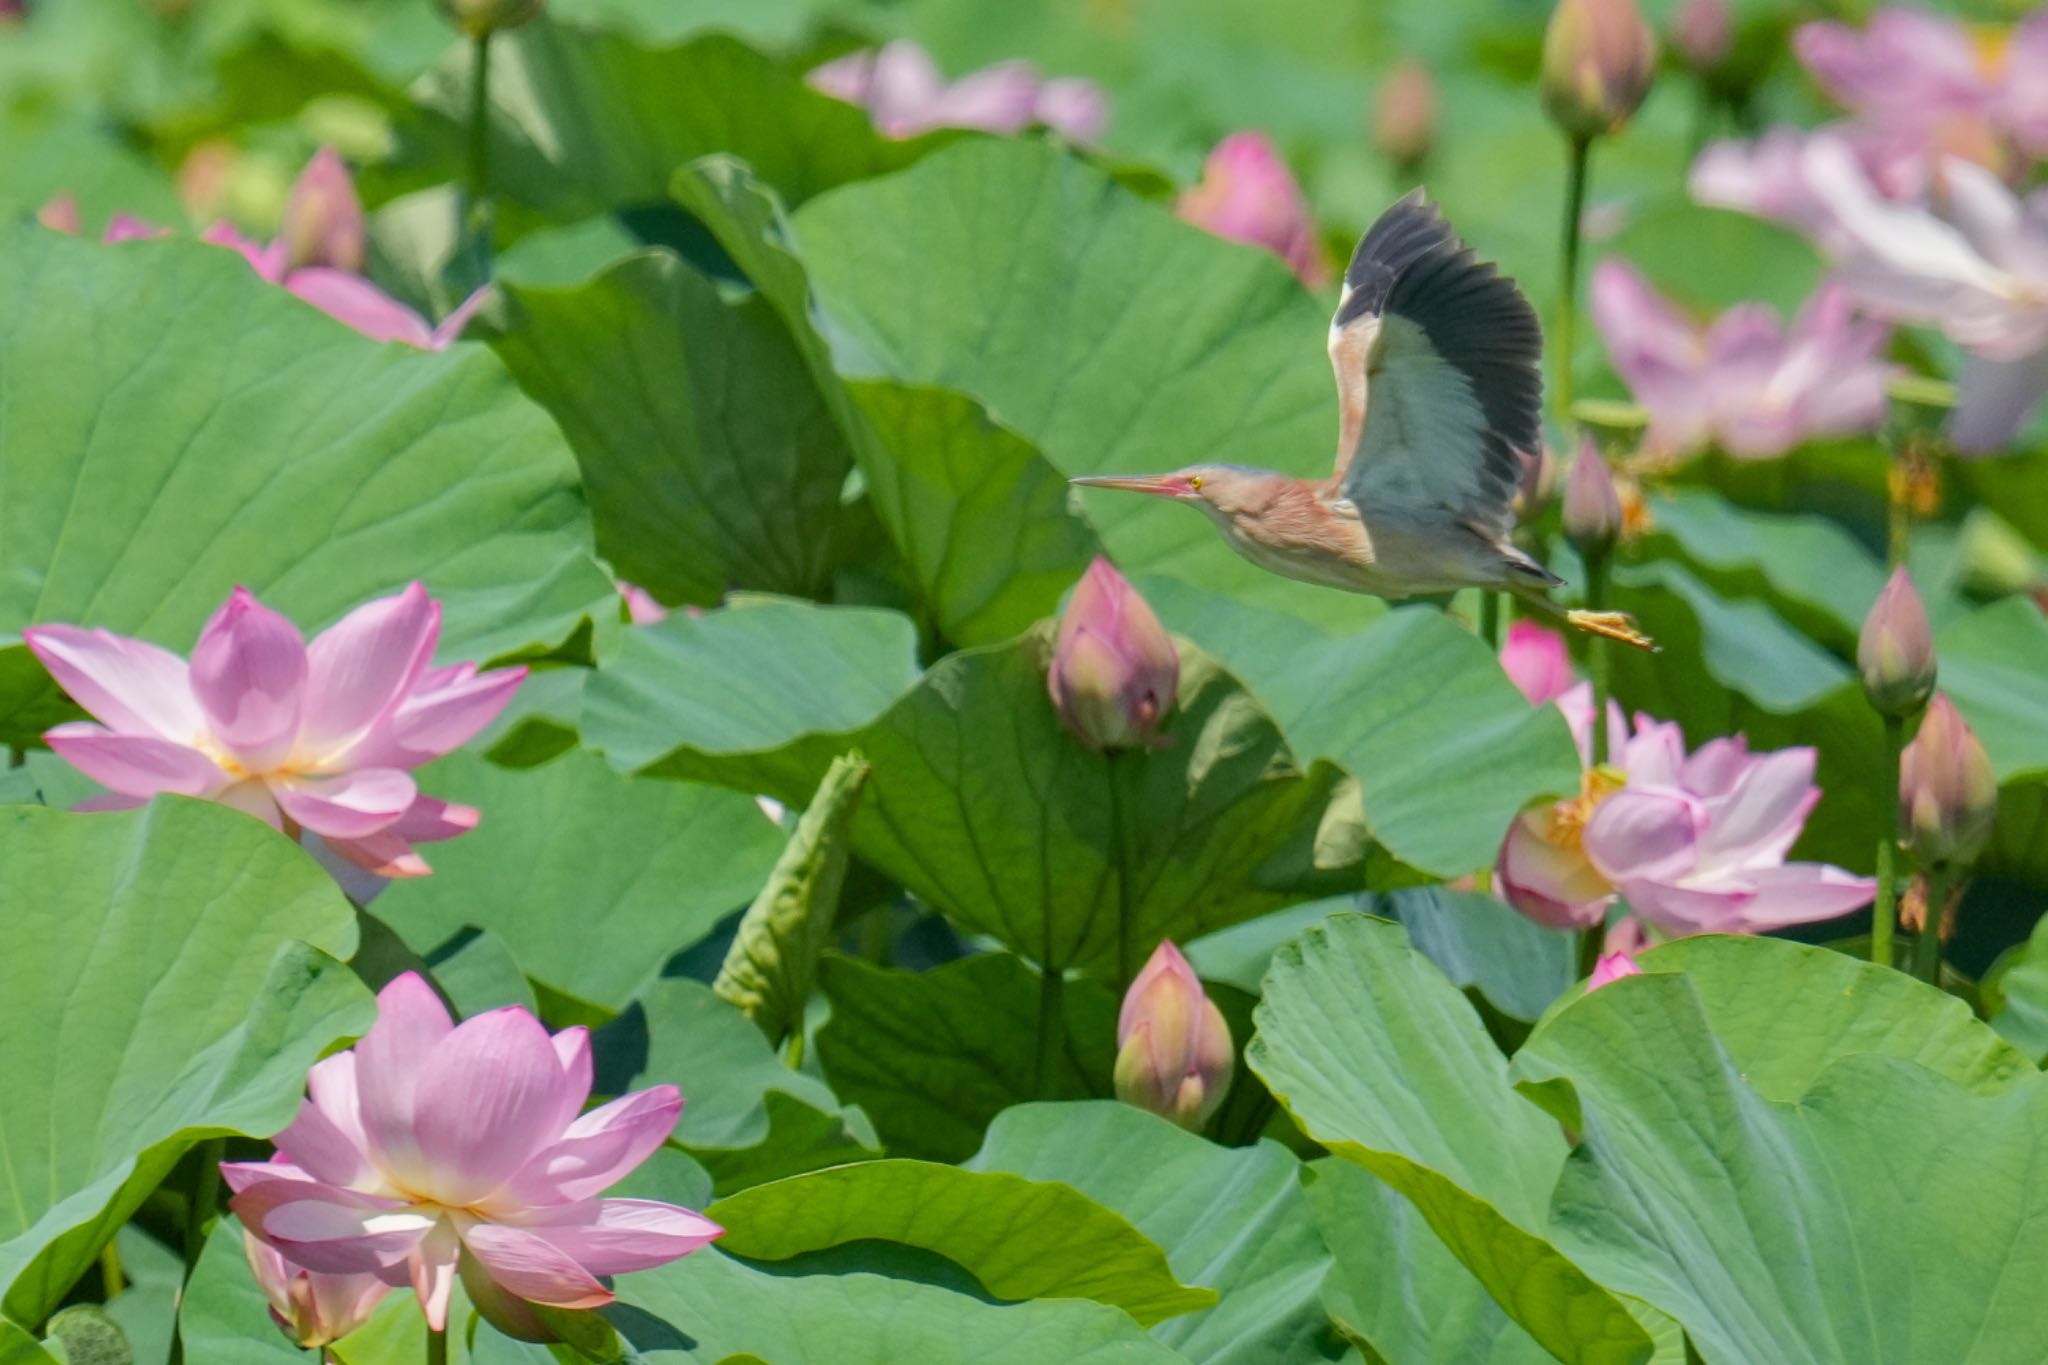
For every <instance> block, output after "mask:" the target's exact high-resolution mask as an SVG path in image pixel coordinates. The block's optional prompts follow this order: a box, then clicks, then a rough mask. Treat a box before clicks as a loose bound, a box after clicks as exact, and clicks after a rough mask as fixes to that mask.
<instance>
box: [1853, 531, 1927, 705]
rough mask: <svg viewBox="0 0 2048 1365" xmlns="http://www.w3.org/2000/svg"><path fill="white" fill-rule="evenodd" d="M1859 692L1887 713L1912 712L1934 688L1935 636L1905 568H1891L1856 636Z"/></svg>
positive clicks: (1923, 702)
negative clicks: (1860, 688)
mask: <svg viewBox="0 0 2048 1365" xmlns="http://www.w3.org/2000/svg"><path fill="white" fill-rule="evenodd" d="M1856 666H1857V667H1858V668H1860V669H1861V670H1862V671H1863V695H1864V696H1866V697H1868V698H1870V704H1871V705H1872V706H1874V707H1876V708H1877V709H1878V712H1879V713H1880V714H1882V715H1886V716H1894V717H1899V716H1910V715H1912V714H1913V713H1914V712H1915V711H1918V710H1919V709H1920V708H1921V707H1923V706H1925V705H1926V704H1927V698H1928V697H1929V696H1930V695H1931V694H1932V693H1933V691H1934V636H1933V633H1932V632H1931V631H1930V630H1929V628H1928V625H1927V609H1926V608H1925V607H1923V606H1922V605H1920V594H1919V593H1917V592H1915V591H1913V580H1912V578H1911V577H1910V576H1909V575H1908V574H1907V573H1906V570H1905V567H1904V566H1903V565H1901V566H1900V567H1898V568H1896V569H1893V570H1892V576H1891V579H1890V581H1889V582H1887V583H1886V584H1885V585H1884V591H1883V592H1881V593H1879V594H1878V595H1877V604H1876V605H1875V606H1873V607H1872V608H1871V609H1870V615H1868V616H1866V617H1864V618H1863V634H1862V636H1861V637H1860V638H1858V639H1857V641H1856Z"/></svg>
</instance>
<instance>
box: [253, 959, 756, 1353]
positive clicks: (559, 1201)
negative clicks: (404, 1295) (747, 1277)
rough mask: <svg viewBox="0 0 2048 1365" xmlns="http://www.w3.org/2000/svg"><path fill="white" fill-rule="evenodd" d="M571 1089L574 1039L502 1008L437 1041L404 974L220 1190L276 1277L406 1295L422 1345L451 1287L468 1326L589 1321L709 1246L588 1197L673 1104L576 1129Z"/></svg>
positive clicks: (699, 1230) (660, 1210)
mask: <svg viewBox="0 0 2048 1365" xmlns="http://www.w3.org/2000/svg"><path fill="white" fill-rule="evenodd" d="M590 1084H591V1060H590V1035H589V1034H588V1033H587V1032H586V1031H585V1030H583V1029H581V1028H571V1029H565V1030H563V1031H562V1032H561V1033H558V1034H555V1035H554V1036H552V1037H550V1036H549V1034H548V1031H547V1029H546V1028H544V1027H543V1026H542V1025H541V1022H540V1021H539V1020H538V1019H536V1018H534V1017H533V1015H532V1014H530V1013H528V1012H527V1011H526V1010H525V1009H523V1008H520V1007H518V1006H512V1007H508V1008H505V1009H498V1010H492V1011H490V1012H489V1013H487V1014H480V1015H477V1016H476V1017H475V1018H472V1019H468V1020H465V1021H464V1022H463V1023H461V1024H456V1023H455V1022H454V1021H453V1020H452V1019H451V1018H450V1017H449V1015H448V1011H447V1009H446V1008H444V1007H443V1006H442V1004H441V1001H440V999H439V997H437V996H436V995H435V994H434V991H433V989H432V988H431V987H429V986H428V985H427V984H426V982H424V981H422V980H421V979H420V978H419V977H418V976H416V975H414V974H413V973H410V972H408V973H406V974H405V975H403V976H400V977H398V978H396V979H395V980H393V981H392V982H391V983H390V984H389V985H387V986H386V987H385V988H384V989H383V991H381V992H380V993H379V994H378V996H377V1022H376V1024H375V1026H374V1027H372V1028H371V1030H370V1031H369V1033H367V1034H366V1035H364V1037H363V1038H362V1040H361V1041H359V1042H358V1043H357V1044H356V1045H355V1047H354V1048H353V1049H351V1050H349V1051H347V1052H341V1053H337V1054H335V1055H334V1056H332V1057H328V1058H326V1059H325V1060H323V1061H321V1062H319V1063H318V1064H316V1065H315V1066H314V1067H313V1070H312V1073H311V1075H310V1076H309V1077H308V1080H307V1089H308V1092H309V1098H307V1099H306V1100H305V1101H303V1102H302V1103H301V1104H300V1106H299V1112H298V1116H297V1117H296V1118H294V1119H293V1120H292V1122H291V1126H290V1127H288V1128H286V1129H285V1130H284V1131H283V1132H281V1133H279V1134H278V1135H277V1137H276V1138H275V1139H274V1142H275V1143H276V1146H277V1155H276V1157H275V1158H273V1159H272V1160H270V1161H267V1162H262V1161H252V1162H225V1163H223V1164H222V1166H221V1173H222V1175H223V1176H224V1177H225V1178H226V1179H227V1182H228V1186H229V1188H230V1189H231V1190H233V1191H234V1198H233V1200H232V1201H231V1204H232V1207H233V1209H234V1211H235V1215H236V1217H238V1218H240V1219H241V1220H242V1225H243V1226H244V1227H245V1228H247V1229H248V1230H249V1231H250V1232H252V1233H253V1234H255V1235H256V1236H257V1237H259V1238H261V1239H262V1240H263V1241H264V1242H265V1243H266V1244H267V1245H269V1246H270V1247H272V1248H274V1249H275V1250H276V1251H277V1252H279V1253H280V1254H281V1255H283V1256H284V1257H285V1258H286V1259H287V1260H289V1261H290V1262H292V1263H293V1264H294V1265H298V1266H303V1267H304V1268H305V1269H307V1270H309V1271H311V1272H313V1273H315V1274H322V1275H371V1276H375V1277H377V1278H378V1279H380V1280H382V1281H383V1282H385V1283H387V1284H397V1285H404V1284H410V1285H411V1286H412V1288H413V1290H414V1292H415V1293H417V1294H418V1295H419V1300H420V1306H421V1308H422V1309H423V1310H424V1311H425V1313H426V1318H427V1322H428V1324H429V1325H430V1326H431V1327H433V1328H434V1329H435V1330H436V1331H439V1330H442V1329H444V1328H445V1327H446V1326H447V1321H448V1300H449V1295H450V1293H451V1292H452V1290H453V1288H454V1283H455V1278H456V1276H457V1275H458V1274H459V1275H461V1277H462V1282H463V1287H464V1288H465V1289H466V1290H468V1291H469V1295H470V1298H471V1300H472V1301H474V1302H475V1303H476V1304H477V1307H478V1310H479V1311H480V1312H483V1313H484V1314H485V1315H486V1316H487V1317H489V1318H490V1319H491V1321H492V1322H493V1323H494V1324H496V1325H499V1326H501V1327H504V1328H506V1329H507V1330H510V1331H513V1332H515V1334H520V1335H529V1334H531V1333H532V1331H533V1329H534V1328H535V1327H536V1326H537V1323H536V1322H535V1320H534V1318H533V1315H532V1313H531V1312H530V1310H528V1309H527V1308H526V1305H527V1304H542V1305H546V1306H549V1307H554V1308H566V1309H584V1308H597V1307H601V1306H602V1305H604V1304H607V1303H610V1302H611V1301H612V1291H611V1290H610V1289H608V1288H606V1287H605V1286H604V1285H603V1284H602V1283H600V1282H599V1279H598V1277H599V1276H601V1275H618V1274H623V1273H625V1272H628V1271H633V1270H645V1269H649V1268H651V1267H654V1266H658V1265H666V1264H667V1263H668V1262H670V1261H673V1260H675V1259H676V1258H678V1257H680V1256H685V1255H688V1254H689V1253H690V1252H692V1251H695V1250H697V1249H698V1248H700V1247H702V1246H705V1245H706V1244H707V1243H709V1242H711V1241H712V1240H713V1239H714V1238H716V1237H718V1236H719V1235H720V1233H721V1231H722V1229H720V1228H719V1227H718V1225H717V1224H715V1223H713V1222H711V1221H710V1220H708V1219H706V1218H704V1217H702V1216H701V1215H699V1214H696V1213H692V1212H691V1211H689V1210H688V1209H683V1208H678V1207H676V1206H674V1205H672V1204H662V1203H656V1202H654V1201H651V1200H645V1199H603V1198H599V1197H598V1196H599V1195H600V1194H602V1192H603V1191H604V1190H606V1189H608V1188H609V1187H611V1186H612V1185H614V1184H616V1183H617V1182H618V1181H619V1180H621V1179H622V1178H624V1177H625V1176H626V1175H627V1173H629V1172H630V1171H632V1170H633V1169H634V1168H635V1167H637V1166H639V1165H640V1163H641V1162H643V1161H645V1160H646V1159H647V1158H648V1157H649V1156H650V1155H651V1154H652V1153H653V1152H654V1150H655V1149H656V1148H657V1147H659V1146H661V1144H662V1143H663V1142H664V1141H665V1140H666V1139H667V1137H668V1135H669V1133H670V1131H671V1130H672V1129H673V1128H674V1127H675V1124H676V1118H677V1116H678V1115H679V1114H680V1113H681V1112H682V1105H683V1100H682V1096H681V1095H680V1094H679V1093H678V1092H677V1090H676V1088H675V1087H674V1086H670V1085H662V1086H655V1087H654V1088H652V1089H648V1090H640V1091H635V1092H634V1093H632V1094H630V1095H625V1096H622V1097H620V1098H619V1099H616V1100H613V1101H612V1102H611V1103H609V1104H606V1105H602V1106H600V1107H599V1108H596V1109H593V1110H591V1111H590V1112H589V1113H587V1114H582V1113H580V1111H581V1110H582V1108H583V1104H584V1102H585V1101H586V1100H587V1099H588V1098H589V1096H590Z"/></svg>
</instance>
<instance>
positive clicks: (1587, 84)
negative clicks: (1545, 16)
mask: <svg viewBox="0 0 2048 1365" xmlns="http://www.w3.org/2000/svg"><path fill="white" fill-rule="evenodd" d="M1656 70H1657V39H1656V35H1654V34H1652V33H1651V32H1650V26H1649V25H1648V24H1646V23H1644V22H1643V16H1642V13H1641V11H1639V10H1638V9H1637V8H1636V6H1635V0H1558V6H1557V8H1556V9H1555V10H1554V11H1552V12H1551V15H1550V27H1549V28H1547V29H1546V30H1544V33H1543V107H1544V109H1545V111H1546V112H1548V113H1549V115H1550V118H1551V121H1552V122H1553V123H1555V124H1557V126H1558V127H1559V128H1562V129H1563V130H1564V131H1565V134H1566V135H1567V136H1569V137H1571V138H1573V139H1575V140H1584V139H1587V138H1595V137H1600V136H1602V135H1603V134H1606V133H1613V132H1618V131H1619V130H1620V129H1621V126H1622V125H1623V124H1625V123H1627V122H1628V121H1629V117H1630V116H1631V115H1633V114H1634V113H1635V111H1636V109H1637V107H1638V106H1639V105H1641V104H1642V102H1643V96H1645V95H1647V94H1648V93H1649V92H1650V78H1651V77H1652V76H1653V75H1655V74H1656Z"/></svg>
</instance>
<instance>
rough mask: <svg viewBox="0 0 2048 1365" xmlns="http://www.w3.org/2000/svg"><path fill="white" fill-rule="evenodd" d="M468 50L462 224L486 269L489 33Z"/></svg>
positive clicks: (488, 244)
mask: <svg viewBox="0 0 2048 1365" xmlns="http://www.w3.org/2000/svg"><path fill="white" fill-rule="evenodd" d="M470 52H471V54H472V57H471V65H470V83H469V178H468V182H467V187H468V191H469V195H468V198H469V203H468V205H467V206H466V207H467V212H466V214H465V219H466V222H465V226H466V227H468V228H469V229H470V230H471V231H473V232H474V233H475V235H476V243H477V247H478V252H479V255H480V256H481V259H482V261H483V263H484V265H485V266H486V268H488V266H489V263H490V259H491V201H490V193H491V136H490V128H491V35H490V32H489V31H488V30H486V31H485V32H483V33H479V34H478V35H477V36H476V38H475V40H474V41H473V43H472V45H471V48H470Z"/></svg>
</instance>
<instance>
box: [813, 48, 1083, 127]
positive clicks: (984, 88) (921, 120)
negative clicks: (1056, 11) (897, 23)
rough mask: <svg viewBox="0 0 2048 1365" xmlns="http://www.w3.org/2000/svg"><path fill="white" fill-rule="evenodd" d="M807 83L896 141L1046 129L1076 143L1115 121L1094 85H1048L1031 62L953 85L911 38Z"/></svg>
mask: <svg viewBox="0 0 2048 1365" xmlns="http://www.w3.org/2000/svg"><path fill="white" fill-rule="evenodd" d="M805 79H806V80H807V81H808V82H809V83H810V84H811V86H812V87H813V88H815V89H817V90H821V91H823V92H824V93H826V94H828V95H830V96H832V97H833V98H834V99H841V100H845V101H846V102H847V103H849V104H858V105H860V106H861V107H863V108H865V109H866V110H867V111H868V114H869V116H870V117H872V118H873V119H874V121H875V127H877V128H879V129H881V130H882V132H883V133H884V134H885V135H887V136H889V137H895V138H905V137H915V136H917V135H918V134H919V133H923V132H929V131H930V130H931V129H934V128H979V129H982V130H983V131H985V132H991V133H1019V132H1022V131H1023V130H1024V129H1026V128H1029V127H1031V126H1032V125H1033V124H1043V125H1044V126H1045V127H1047V128H1050V129H1052V130H1053V131H1054V132H1056V133H1058V134H1060V135H1061V136H1062V137H1065V138H1068V139H1070V140H1072V141H1074V142H1080V143H1088V142H1093V141H1094V140H1095V139H1096V138H1098V137H1100V136H1101V135H1102V130H1103V129H1104V128H1105V127H1106V126H1107V125H1108V122H1109V100H1108V97H1107V96H1106V95H1104V94H1103V92H1102V88H1101V87H1100V86H1098V85H1096V84H1095V83H1094V82H1093V81H1084V80H1078V79H1072V78H1061V79H1055V80H1045V79H1042V78H1041V77H1040V76H1039V74H1038V69H1037V68H1036V67H1034V66H1032V65H1031V63H1029V62H1024V61H1010V62H1000V63H998V64H996V65H994V66H990V67H984V68H983V69H982V70H980V71H975V72H971V73H969V74H968V75H965V76H962V77H961V78H960V79H959V80H957V81H954V82H952V83H951V84H948V83H947V81H946V78H945V77H944V76H943V75H942V74H941V73H940V71H939V67H938V63H937V62H935V61H933V60H932V57H931V54H930V53H928V52H926V51H925V50H924V49H923V48H922V47H919V46H918V45H917V44H916V43H913V42H911V41H909V40H908V39H901V40H898V41H896V42H893V43H890V44H888V45H887V46H884V47H882V48H879V49H875V50H872V51H864V52H854V53H849V54H848V55H847V56H844V57H841V58H839V59H838V60H836V61H831V62H827V63H825V65H823V66H821V67H818V68H816V69H815V70H813V71H812V72H811V73H810V75H809V76H807V77H805Z"/></svg>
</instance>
